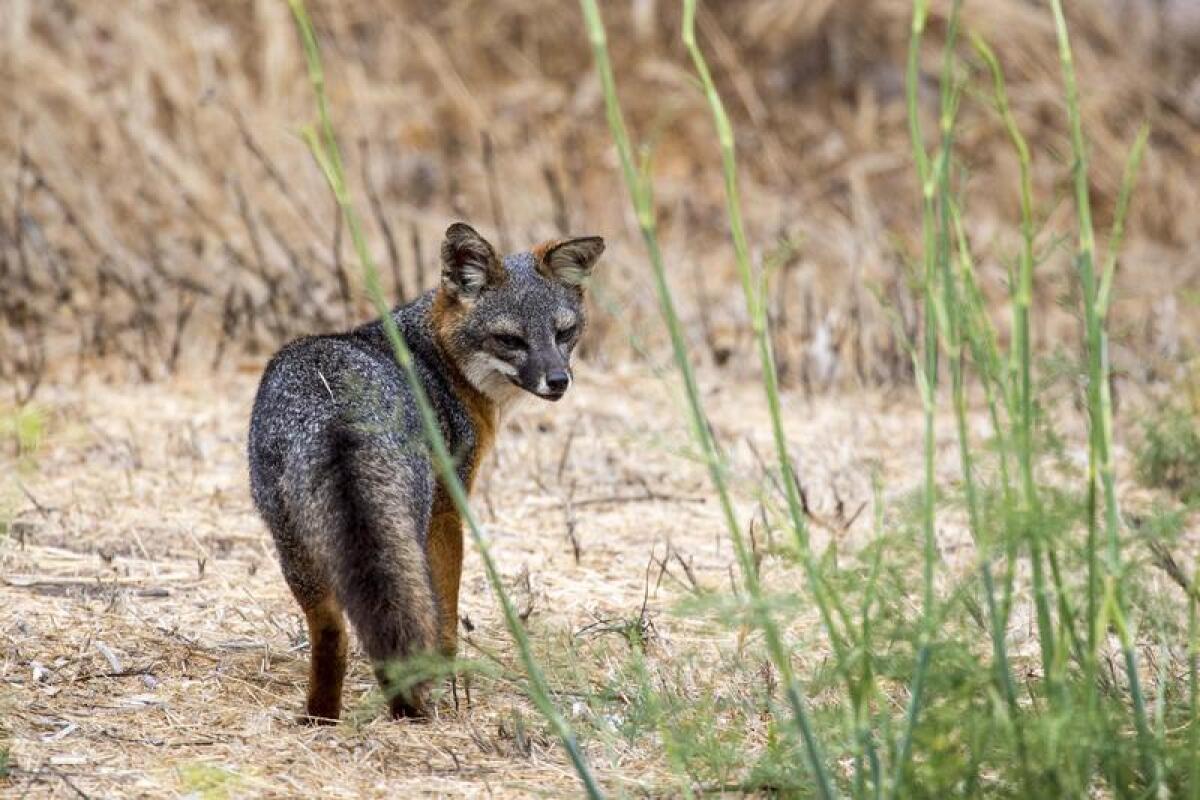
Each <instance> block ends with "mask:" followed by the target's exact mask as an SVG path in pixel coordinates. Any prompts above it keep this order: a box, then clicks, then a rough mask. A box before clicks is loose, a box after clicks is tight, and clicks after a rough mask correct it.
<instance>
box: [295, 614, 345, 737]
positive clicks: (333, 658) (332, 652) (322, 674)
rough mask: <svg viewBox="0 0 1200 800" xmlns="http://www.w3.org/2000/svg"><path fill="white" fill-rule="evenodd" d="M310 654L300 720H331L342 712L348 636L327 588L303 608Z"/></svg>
mask: <svg viewBox="0 0 1200 800" xmlns="http://www.w3.org/2000/svg"><path fill="white" fill-rule="evenodd" d="M304 616H305V618H306V620H307V621H308V641H309V643H310V646H311V655H310V658H309V666H308V699H307V702H306V703H305V708H304V710H305V718H304V721H305V722H308V723H311V724H332V723H335V722H337V720H338V718H339V717H340V716H341V713H342V682H343V680H344V678H345V677H346V651H347V647H348V645H349V637H348V636H347V635H346V622H345V619H344V618H343V617H342V606H341V604H340V603H338V601H337V598H336V597H334V595H333V593H332V592H330V593H329V594H327V595H326V596H325V597H324V598H322V599H321V601H320V602H318V603H317V604H316V605H314V606H312V607H310V608H306V609H305V610H304Z"/></svg>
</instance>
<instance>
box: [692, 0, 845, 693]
mask: <svg viewBox="0 0 1200 800" xmlns="http://www.w3.org/2000/svg"><path fill="white" fill-rule="evenodd" d="M682 36H683V44H684V46H685V47H686V49H687V51H688V53H689V54H690V55H691V58H692V65H693V66H694V67H695V69H696V74H697V75H698V76H699V78H700V83H701V86H702V87H703V89H704V96H705V99H706V100H707V101H708V106H709V109H710V111H711V112H712V117H713V125H714V127H715V128H716V131H717V140H718V143H719V145H720V149H721V167H722V173H723V175H724V178H725V211H726V214H727V216H728V217H729V229H730V235H731V237H732V239H733V252H734V261H735V263H736V266H737V271H738V277H739V279H740V280H741V284H742V295H743V296H744V297H745V300H746V312H747V315H748V317H749V318H750V327H751V330H752V332H753V334H754V340H755V343H756V344H757V346H758V354H759V365H760V367H761V369H762V373H763V389H764V391H765V393H766V399H767V408H768V409H769V412H770V416H771V433H772V435H773V439H774V443H775V452H776V457H777V458H778V460H779V472H780V475H781V477H782V483H783V491H784V496H785V497H786V499H787V507H788V514H789V517H790V518H791V523H792V530H793V531H794V533H795V537H796V547H797V550H798V552H799V553H800V558H801V561H802V563H803V566H804V570H805V574H806V577H807V579H808V582H809V587H810V589H811V591H812V593H813V598H814V600H816V603H817V610H818V612H819V613H820V615H821V622H822V623H823V624H824V626H825V630H826V633H827V635H828V636H829V640H830V643H831V644H832V646H833V649H834V654H835V656H836V658H837V662H838V666H839V668H840V669H844V667H845V645H844V644H843V642H842V638H841V636H840V635H839V633H838V631H837V629H836V628H835V627H834V624H833V616H832V614H831V613H830V609H829V605H830V600H829V599H828V595H827V593H826V591H825V589H824V581H823V580H822V578H821V575H820V572H819V570H818V569H817V564H816V559H815V558H814V556H813V553H812V548H811V546H810V543H809V537H808V523H807V520H806V519H805V516H804V509H803V505H802V503H801V500H800V490H799V484H798V482H797V476H796V475H795V474H794V473H793V470H792V460H791V454H790V453H789V452H788V443H787V433H786V431H785V430H784V427H783V412H782V410H781V406H780V401H779V374H778V371H777V370H776V367H775V356H774V354H773V353H772V350H771V336H770V332H769V330H768V320H767V304H766V302H765V298H764V297H763V296H762V294H761V293H760V292H759V291H757V290H756V289H755V278H754V271H753V268H752V266H751V264H750V248H749V246H748V245H747V243H746V228H745V224H744V223H743V220H742V203H741V198H740V194H739V192H738V182H737V157H736V152H735V143H734V136H733V126H732V125H731V124H730V121H729V115H728V114H727V113H726V111H725V104H724V103H723V102H722V100H721V95H720V93H719V92H717V87H716V84H715V83H714V82H713V79H712V74H711V72H710V71H709V68H708V62H707V61H706V60H705V58H704V54H703V52H701V50H700V47H699V45H698V44H697V43H696V0H683V34H682Z"/></svg>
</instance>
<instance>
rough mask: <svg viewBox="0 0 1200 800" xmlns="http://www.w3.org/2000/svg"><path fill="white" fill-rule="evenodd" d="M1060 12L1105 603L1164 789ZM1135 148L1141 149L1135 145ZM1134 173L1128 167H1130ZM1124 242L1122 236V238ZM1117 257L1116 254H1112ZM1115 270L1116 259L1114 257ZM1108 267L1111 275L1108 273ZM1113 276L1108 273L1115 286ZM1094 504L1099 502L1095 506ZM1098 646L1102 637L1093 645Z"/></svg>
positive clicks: (1053, 0)
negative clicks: (1125, 587)
mask: <svg viewBox="0 0 1200 800" xmlns="http://www.w3.org/2000/svg"><path fill="white" fill-rule="evenodd" d="M1050 8H1051V11H1052V12H1053V14H1054V28H1055V32H1056V34H1057V38H1058V56H1059V62H1060V63H1061V66H1062V74H1063V83H1064V84H1065V86H1066V94H1067V120H1068V125H1069V127H1070V131H1071V150H1072V154H1073V156H1074V168H1073V173H1074V188H1075V213H1076V217H1077V220H1078V224H1079V241H1078V247H1077V252H1076V259H1075V261H1076V267H1077V269H1078V271H1079V283H1080V290H1081V294H1082V296H1083V309H1084V322H1085V325H1086V328H1087V331H1086V340H1087V352H1088V409H1089V416H1090V420H1089V431H1090V434H1091V435H1090V436H1089V442H1090V447H1089V453H1088V477H1089V483H1090V486H1093V487H1094V486H1095V485H1096V482H1097V479H1098V480H1099V482H1100V485H1101V486H1102V488H1103V495H1104V529H1105V534H1106V537H1105V538H1106V540H1107V552H1106V558H1105V575H1104V597H1105V606H1106V607H1107V608H1108V609H1109V611H1110V613H1111V614H1112V616H1113V622H1114V624H1115V625H1116V627H1117V633H1118V636H1119V638H1120V641H1121V649H1122V650H1123V651H1124V656H1125V669H1126V672H1127V678H1128V680H1129V692H1130V696H1131V699H1132V702H1133V715H1134V724H1135V726H1136V728H1137V737H1138V749H1139V752H1140V756H1141V760H1142V771H1143V773H1144V777H1145V779H1146V780H1147V782H1148V784H1149V787H1150V788H1149V793H1150V794H1151V795H1154V794H1156V793H1157V791H1158V786H1159V783H1160V780H1161V773H1160V768H1159V764H1158V760H1157V759H1155V758H1154V755H1153V752H1152V741H1151V734H1150V730H1149V726H1148V722H1147V719H1146V707H1145V700H1144V698H1143V696H1142V692H1141V685H1140V679H1139V677H1138V670H1137V652H1136V648H1135V644H1134V641H1133V637H1132V634H1131V632H1130V631H1129V628H1128V625H1126V624H1125V610H1124V607H1123V599H1122V594H1123V593H1122V591H1121V581H1122V579H1123V572H1122V567H1121V546H1120V514H1119V510H1118V505H1117V491H1116V478H1115V472H1114V467H1113V463H1112V442H1113V429H1112V396H1111V388H1110V386H1109V373H1110V369H1109V363H1108V335H1107V331H1106V330H1105V329H1104V314H1105V311H1106V310H1107V303H1108V297H1107V295H1105V296H1104V297H1101V294H1102V292H1098V291H1097V287H1096V280H1095V272H1094V263H1095V233H1094V230H1093V227H1092V209H1091V196H1090V190H1089V187H1088V163H1087V146H1086V143H1085V142H1084V138H1083V122H1082V116H1081V114H1080V110H1079V88H1078V84H1077V82H1076V78H1075V64H1074V57H1073V55H1072V52H1071V42H1070V37H1069V35H1068V32H1067V21H1066V17H1065V16H1064V15H1063V10H1062V2H1061V0H1050ZM1134 152H1135V153H1136V152H1137V148H1136V147H1135V150H1134ZM1127 174H1128V171H1127ZM1118 241H1119V239H1118ZM1110 257H1112V258H1114V259H1115V256H1112V255H1111V254H1110ZM1113 264H1114V269H1115V260H1114V261H1113ZM1107 272H1108V270H1106V277H1107ZM1111 280H1112V279H1111V278H1108V281H1109V284H1110V285H1111ZM1093 508H1094V505H1093ZM1088 526H1089V538H1091V539H1094V538H1095V529H1096V527H1097V522H1096V514H1095V513H1094V511H1092V510H1091V509H1089V518H1088ZM1093 647H1098V642H1096V643H1094V644H1093Z"/></svg>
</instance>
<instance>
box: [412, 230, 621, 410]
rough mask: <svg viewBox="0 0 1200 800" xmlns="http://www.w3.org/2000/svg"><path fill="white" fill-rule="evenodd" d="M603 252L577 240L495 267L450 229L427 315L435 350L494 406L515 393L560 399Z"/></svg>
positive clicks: (465, 234) (489, 252)
mask: <svg viewBox="0 0 1200 800" xmlns="http://www.w3.org/2000/svg"><path fill="white" fill-rule="evenodd" d="M602 252H604V240H603V239H601V238H600V237H599V236H584V237H577V238H572V239H561V240H557V241H552V242H546V243H544V244H541V245H539V246H537V247H535V248H533V249H532V250H530V251H526V252H523V253H515V254H513V255H509V256H505V257H504V258H503V259H501V258H500V257H499V256H497V255H496V251H495V249H494V248H493V247H492V246H491V245H490V244H489V243H488V242H487V240H486V239H484V238H483V237H482V236H480V235H479V233H478V232H476V231H475V230H474V229H473V228H472V227H471V226H469V225H465V224H463V223H461V222H458V223H455V224H454V225H451V226H450V227H449V228H448V229H447V230H446V238H445V240H444V241H443V242H442V250H441V259H442V280H441V285H440V286H439V287H438V290H437V294H436V296H435V298H434V307H433V309H434V310H433V320H434V328H435V331H436V335H437V338H438V341H439V343H440V345H441V347H442V348H443V349H444V351H445V352H446V354H447V355H448V356H449V357H450V358H451V359H452V360H453V361H454V363H455V364H456V365H457V366H458V368H459V370H460V371H461V372H462V374H463V375H464V376H465V377H466V379H467V380H468V381H469V382H470V383H471V385H473V386H474V387H475V388H476V389H478V390H479V391H480V392H482V393H483V394H484V395H486V396H487V397H488V398H490V399H491V400H493V401H495V402H498V403H505V402H507V401H508V400H511V399H513V398H514V397H515V396H517V395H519V394H520V391H521V390H524V391H526V392H530V393H531V394H535V395H537V396H538V397H541V398H544V399H546V400H559V399H561V398H562V396H563V395H564V394H565V393H566V391H567V389H568V388H569V387H570V385H571V352H572V351H573V350H574V349H575V345H576V344H577V343H578V342H579V337H580V336H581V335H582V334H583V328H584V325H585V323H586V319H585V316H584V304H583V292H584V286H585V285H586V283H587V280H588V278H589V277H590V276H591V273H592V269H593V267H595V265H596V260H597V259H598V258H599V257H600V254H601V253H602Z"/></svg>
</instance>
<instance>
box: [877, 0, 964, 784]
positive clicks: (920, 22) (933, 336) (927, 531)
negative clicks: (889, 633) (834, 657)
mask: <svg viewBox="0 0 1200 800" xmlns="http://www.w3.org/2000/svg"><path fill="white" fill-rule="evenodd" d="M960 5H961V2H960V0H955V2H954V4H953V6H952V9H951V19H950V29H949V32H948V35H947V42H946V55H945V59H944V61H943V68H942V84H941V97H942V103H941V114H940V116H939V123H940V128H941V134H942V144H943V147H942V152H941V157H940V159H939V161H938V164H937V167H936V168H935V167H934V166H932V165H931V163H930V160H929V155H928V153H926V151H925V142H924V136H923V134H922V131H921V119H920V109H919V108H918V84H919V80H920V55H921V39H922V36H923V35H924V32H925V22H926V18H927V16H928V5H927V3H926V1H925V0H914V2H913V15H912V29H911V32H910V37H909V46H908V63H907V69H906V73H905V97H906V101H907V110H908V124H909V137H910V139H911V145H912V151H913V160H914V162H915V163H916V167H917V177H918V179H919V181H920V185H921V208H922V213H921V233H922V243H923V248H922V253H923V259H924V295H925V299H924V305H925V332H924V365H923V366H922V365H921V364H918V363H916V359H915V357H914V367H915V372H916V377H917V386H918V389H919V390H920V394H921V404H922V407H923V408H924V417H925V437H924V468H925V483H924V493H923V501H922V542H923V545H922V612H921V626H920V632H919V634H918V641H917V658H916V666H915V668H914V671H913V680H912V684H911V686H910V690H909V691H910V696H909V703H908V708H907V711H906V713H905V724H904V729H903V732H902V734H901V743H900V747H899V751H898V753H897V756H896V763H895V764H894V765H893V770H894V771H893V777H892V781H891V786H890V788H889V797H892V798H894V797H896V796H897V795H898V793H899V791H900V786H901V785H902V783H903V778H904V771H905V769H906V768H907V767H908V764H909V761H910V759H911V758H912V742H913V734H914V733H915V731H916V727H917V723H918V721H919V719H920V712H921V703H922V701H923V699H924V698H923V692H924V687H925V674H926V671H927V670H928V668H929V661H930V648H931V647H932V642H933V634H934V627H935V624H936V622H935V617H936V610H935V606H934V589H933V569H934V562H935V561H936V558H937V551H936V540H935V528H934V523H935V514H936V506H935V503H936V496H935V493H936V484H935V474H934V455H935V449H934V448H935V434H936V430H935V426H934V411H935V407H936V391H937V367H938V347H937V317H938V314H939V309H940V312H941V313H942V314H943V315H944V313H945V312H946V310H945V309H944V308H943V307H942V306H941V303H940V300H939V298H938V297H937V294H936V284H937V267H938V260H939V257H940V255H941V254H942V253H943V252H944V250H945V248H944V247H942V245H941V242H942V241H943V239H942V237H941V235H940V233H939V227H940V226H939V224H938V223H939V212H940V211H942V210H943V209H941V208H939V198H940V197H944V196H946V195H948V194H949V191H950V178H949V165H950V153H949V151H948V149H947V145H948V143H949V141H950V137H951V134H952V132H953V116H952V114H953V109H954V107H955V105H956V102H955V101H951V100H948V96H949V95H950V94H951V93H952V92H953V90H952V89H951V84H952V75H951V70H952V68H953V63H954V61H953V52H952V51H953V48H954V37H955V34H956V33H957V21H958V10H959V7H960Z"/></svg>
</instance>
